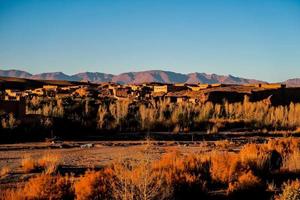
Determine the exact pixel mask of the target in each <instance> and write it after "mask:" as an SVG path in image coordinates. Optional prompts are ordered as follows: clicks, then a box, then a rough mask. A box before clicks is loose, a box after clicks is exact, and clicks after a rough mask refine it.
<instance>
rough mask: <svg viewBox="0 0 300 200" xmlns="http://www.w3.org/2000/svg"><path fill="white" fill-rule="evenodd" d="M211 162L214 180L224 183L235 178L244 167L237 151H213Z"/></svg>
mask: <svg viewBox="0 0 300 200" xmlns="http://www.w3.org/2000/svg"><path fill="white" fill-rule="evenodd" d="M210 162H211V166H210V173H211V177H212V180H213V181H214V182H217V183H222V184H228V183H229V182H231V181H232V180H234V179H235V176H236V173H238V172H239V171H240V168H241V167H242V166H241V163H240V161H239V157H238V154H236V153H229V152H212V153H211V155H210Z"/></svg>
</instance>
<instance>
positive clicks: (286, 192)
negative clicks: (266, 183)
mask: <svg viewBox="0 0 300 200" xmlns="http://www.w3.org/2000/svg"><path fill="white" fill-rule="evenodd" d="M297 199H300V181H299V180H295V181H288V182H286V183H284V184H283V185H282V193H281V194H280V195H278V196H277V197H276V200H297Z"/></svg>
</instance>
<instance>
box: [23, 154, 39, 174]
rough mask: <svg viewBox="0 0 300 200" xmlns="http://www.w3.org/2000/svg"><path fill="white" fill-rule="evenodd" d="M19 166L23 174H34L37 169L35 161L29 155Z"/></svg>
mask: <svg viewBox="0 0 300 200" xmlns="http://www.w3.org/2000/svg"><path fill="white" fill-rule="evenodd" d="M21 166H22V170H23V171H24V172H25V173H30V172H34V171H36V170H37V169H38V164H37V162H36V160H35V159H34V158H33V157H32V156H30V155H26V156H25V157H24V158H23V159H22V161H21Z"/></svg>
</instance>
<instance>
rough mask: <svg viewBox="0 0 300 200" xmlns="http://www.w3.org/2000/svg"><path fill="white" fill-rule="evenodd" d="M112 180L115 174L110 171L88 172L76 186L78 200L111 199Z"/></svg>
mask: <svg viewBox="0 0 300 200" xmlns="http://www.w3.org/2000/svg"><path fill="white" fill-rule="evenodd" d="M112 178H113V174H112V171H111V170H110V169H105V170H103V171H87V172H86V173H85V175H84V176H82V177H81V178H80V179H79V181H77V182H76V183H75V184H74V188H75V195H76V199H77V200H89V199H94V200H98V199H99V200H102V199H110V198H111V196H112V190H111V186H112V185H111V184H112V183H113V179H112Z"/></svg>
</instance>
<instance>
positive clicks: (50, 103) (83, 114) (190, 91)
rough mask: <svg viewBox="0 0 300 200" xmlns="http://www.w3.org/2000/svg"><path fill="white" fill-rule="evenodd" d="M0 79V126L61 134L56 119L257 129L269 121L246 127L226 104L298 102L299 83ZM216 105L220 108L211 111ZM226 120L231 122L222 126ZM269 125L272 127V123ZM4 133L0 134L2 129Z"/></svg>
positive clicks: (92, 125) (83, 124) (119, 126)
mask: <svg viewBox="0 0 300 200" xmlns="http://www.w3.org/2000/svg"><path fill="white" fill-rule="evenodd" d="M0 80H1V82H0V88H1V93H0V94H1V103H0V111H1V122H2V123H1V124H2V129H4V130H7V129H8V130H9V132H15V133H16V134H17V132H18V130H19V131H24V130H23V129H26V131H27V132H29V131H31V132H35V131H36V129H39V128H43V127H45V126H46V129H47V130H49V129H53V130H51V131H50V132H51V133H53V132H56V130H57V131H58V132H57V134H60V135H61V134H62V133H60V131H59V127H61V125H58V126H59V127H56V123H57V124H59V123H60V121H61V120H60V119H63V120H65V122H64V123H67V121H68V122H69V123H70V124H73V125H72V126H77V127H78V128H80V129H84V128H86V129H88V130H89V131H91V132H93V131H92V129H94V130H95V131H96V130H101V131H102V132H107V131H108V132H109V131H114V132H144V131H148V132H149V131H150V132H151V131H153V132H170V133H172V132H175V133H179V132H189V131H207V132H210V131H212V130H211V129H214V131H218V130H217V129H219V128H221V129H224V130H230V126H234V127H236V128H245V126H246V128H252V129H253V128H256V131H257V130H258V131H259V130H262V129H263V128H268V125H267V124H264V125H262V126H261V127H259V126H258V127H255V126H252V125H250V124H248V125H249V127H247V123H248V122H249V123H250V122H251V123H252V122H253V121H250V120H248V121H247V120H245V119H243V117H242V116H235V117H233V118H232V116H227V115H232V114H233V113H229V112H233V110H228V109H229V106H238V105H239V104H241V105H244V106H245V104H247V103H248V104H249V105H253V106H255V105H257V104H262V105H263V106H264V108H272V107H277V108H278V107H279V108H281V107H284V108H285V107H289V106H291V105H293V106H294V105H295V104H297V103H299V102H300V88H296V87H286V85H285V84H268V83H257V84H242V85H237V84H236V85H235V84H186V83H175V84H164V83H143V84H116V83H112V82H108V83H99V84H95V83H89V82H71V81H55V80H48V81H46V80H44V81H41V80H30V79H20V78H8V77H6V78H1V79H0ZM204 108H205V109H204ZM216 108H218V111H217V112H219V113H214V112H216ZM207 109H211V110H207ZM257 109H259V108H257ZM255 112H259V110H256V111H255ZM149 115H151V116H149ZM238 117H239V118H238ZM180 118H182V122H180ZM227 118H228V120H226V119H227ZM125 119H126V120H125ZM217 119H222V120H219V121H222V122H218V123H217V125H216V124H214V125H213V127H211V124H210V123H209V124H208V125H206V126H205V124H204V123H202V122H212V123H213V122H214V121H216V120H217ZM229 119H230V120H229ZM233 119H234V120H233ZM174 120H175V121H174ZM176 120H177V121H176ZM253 120H255V119H253ZM270 120H271V119H270ZM162 121H163V124H162V126H161V125H159V123H161V122H162ZM168 121H169V122H168ZM185 121H189V122H188V123H187V122H185ZM225 121H227V122H226V123H225V124H222V123H223V122H225ZM229 121H233V122H229ZM242 121H243V123H242ZM43 123H49V124H50V125H51V126H49V127H48V126H47V125H46V124H43ZM245 123H246V124H245ZM226 124H227V125H228V124H231V125H229V126H228V127H226V126H227V125H226ZM239 124H240V126H241V127H239ZM225 125H226V126H225ZM25 126H26V128H25ZM72 126H71V127H72ZM218 126H220V127H218ZM29 127H30V128H29ZM57 128H58V129H57ZM270 128H271V129H272V130H274V127H270ZM275 128H277V127H275ZM295 128H297V127H296V126H295V125H291V126H278V129H279V130H280V129H283V130H287V129H288V130H293V129H295ZM70 132H73V130H72V131H70ZM75 132H76V131H75ZM2 133H3V134H1V137H3V139H4V138H5V131H4V132H3V131H2ZM29 134H30V133H29ZM64 134H65V133H64ZM10 137H11V135H10ZM33 138H34V137H33ZM4 140H5V139H4ZM4 140H2V141H4Z"/></svg>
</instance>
